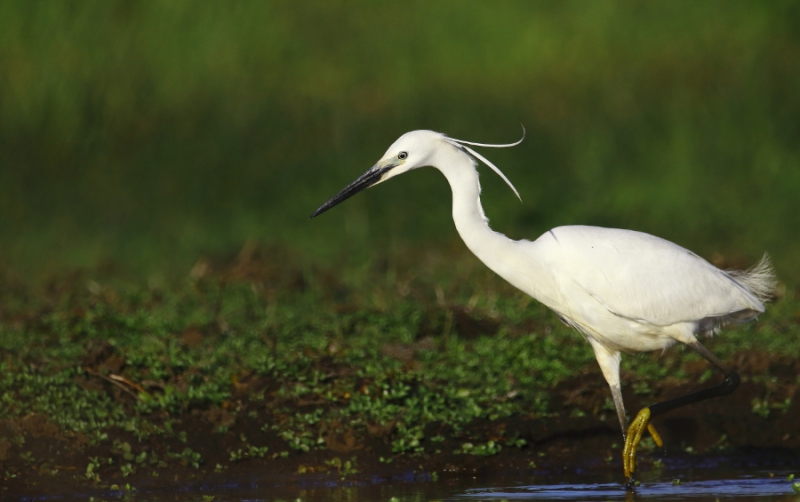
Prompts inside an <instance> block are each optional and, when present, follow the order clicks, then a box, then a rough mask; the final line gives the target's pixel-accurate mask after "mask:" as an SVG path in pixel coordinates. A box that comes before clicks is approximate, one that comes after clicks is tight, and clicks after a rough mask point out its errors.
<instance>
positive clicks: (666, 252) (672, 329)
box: [311, 131, 775, 487]
mask: <svg viewBox="0 0 800 502" xmlns="http://www.w3.org/2000/svg"><path fill="white" fill-rule="evenodd" d="M523 139H524V136H523ZM521 141H522V140H520V141H518V142H516V143H512V144H508V145H487V144H480V143H471V142H468V141H462V140H457V139H453V138H450V137H447V136H446V135H444V134H441V133H438V132H434V131H412V132H409V133H406V134H404V135H403V136H401V137H400V138H399V139H398V140H397V141H395V143H394V144H393V145H392V146H391V147H389V149H388V150H387V151H386V154H384V156H383V157H382V158H381V159H380V160H379V161H378V162H377V163H376V164H375V165H374V166H373V167H372V168H370V169H369V170H368V171H367V172H365V173H364V174H363V175H361V176H360V177H359V178H358V179H356V180H355V181H354V182H353V183H351V184H350V185H348V186H347V187H345V188H344V189H343V190H342V191H341V192H339V193H338V194H337V195H335V196H334V197H333V198H331V199H330V200H329V201H327V202H326V203H325V204H323V205H322V206H321V207H320V208H319V209H317V210H316V211H315V212H314V214H313V215H312V216H311V217H312V218H313V217H315V216H317V215H319V214H320V213H323V212H325V211H327V210H328V209H330V208H332V207H333V206H335V205H337V204H339V203H340V202H342V201H344V200H346V199H348V198H349V197H351V196H353V195H355V194H356V193H358V192H359V191H361V190H363V189H365V188H368V187H371V186H373V185H376V184H378V183H381V182H383V181H386V180H388V179H390V178H392V177H394V176H397V175H399V174H402V173H405V172H407V171H410V170H412V169H416V168H418V167H424V166H432V167H435V168H436V169H438V170H439V171H441V172H442V174H444V176H445V178H447V181H448V182H449V183H450V188H451V190H452V193H453V221H454V222H455V225H456V229H457V230H458V233H459V234H460V235H461V238H462V239H463V240H464V243H465V244H466V245H467V247H468V248H469V249H470V250H471V251H472V252H473V253H474V254H475V255H476V256H477V257H478V258H479V259H480V260H481V261H482V262H483V263H485V264H486V265H487V266H488V267H489V268H490V269H492V270H493V271H494V272H496V273H497V274H498V275H500V277H502V278H504V279H505V280H507V281H508V282H510V283H511V284H513V285H514V286H516V287H517V288H519V289H521V290H522V291H524V292H525V293H527V294H529V295H530V296H532V297H533V298H535V299H536V300H538V301H540V302H541V303H543V304H544V305H546V306H547V307H549V308H550V309H552V310H553V311H554V312H555V313H556V315H558V317H559V318H560V319H561V320H562V321H563V322H564V323H566V324H568V325H570V326H572V327H574V328H575V329H577V330H578V331H579V332H580V333H581V334H582V335H583V336H584V337H585V338H586V340H587V341H588V342H589V344H590V345H591V347H592V349H594V353H595V356H596V358H597V363H598V364H599V365H600V370H601V371H602V373H603V376H604V377H605V379H606V381H607V382H608V385H609V387H610V389H611V395H612V397H613V399H614V404H615V406H616V409H617V416H618V418H619V423H620V426H621V428H622V435H623V439H624V443H625V446H624V448H623V468H624V473H625V477H626V483H627V485H628V486H629V487H630V486H632V482H633V473H634V470H635V467H636V447H637V445H638V444H639V441H640V440H641V436H642V432H643V431H644V429H645V428H647V429H648V430H649V431H650V433H651V434H652V435H653V438H654V440H655V441H656V443H657V444H659V446H661V440H660V438H659V437H658V434H657V433H656V431H655V429H654V428H653V427H652V425H651V424H650V422H649V420H650V417H652V416H654V415H656V414H660V413H664V412H666V411H669V410H672V409H675V408H677V407H679V406H684V405H686V404H690V403H694V402H698V401H702V400H705V399H709V398H712V397H716V396H722V395H726V394H730V393H731V392H733V391H734V390H735V389H736V387H737V386H738V385H739V375H738V373H737V372H736V371H735V370H734V369H731V368H728V367H727V366H726V365H725V364H723V363H722V361H720V360H719V359H717V358H716V357H715V356H714V355H713V354H711V352H709V351H708V349H706V348H705V347H704V346H703V345H701V344H700V342H698V341H697V337H696V335H698V334H705V335H711V334H713V333H715V332H717V331H718V330H719V328H720V327H722V326H725V325H727V324H732V323H743V322H747V321H751V320H753V319H755V318H756V317H757V316H758V315H759V314H760V313H762V312H764V302H765V301H766V300H767V299H768V297H769V296H770V295H771V293H772V290H773V288H774V285H775V277H774V272H773V270H772V267H771V265H770V263H769V259H768V257H767V255H766V254H765V255H764V257H763V258H762V259H761V261H759V262H758V263H757V264H756V265H755V266H754V267H752V268H751V269H750V270H747V271H724V270H720V269H718V268H716V267H715V266H713V265H711V264H710V263H708V262H707V261H706V260H704V259H702V258H700V257H699V256H697V255H696V254H694V253H692V252H691V251H689V250H687V249H684V248H682V247H680V246H678V245H677V244H673V243H672V242H669V241H666V240H664V239H661V238H659V237H655V236H652V235H649V234H645V233H642V232H636V231H633V230H621V229H613V228H601V227H590V226H564V227H557V228H554V229H552V230H549V231H547V232H545V233H544V234H542V235H541V236H540V237H539V238H538V239H536V240H535V241H528V240H519V241H515V240H512V239H509V238H508V237H506V236H505V235H503V234H500V233H498V232H494V231H493V230H492V229H491V228H489V224H488V220H487V218H486V216H485V215H484V212H483V208H482V207H481V201H480V192H481V188H480V184H479V182H478V171H477V161H476V160H475V158H477V159H479V160H481V161H483V162H484V163H485V164H486V165H487V166H489V167H490V168H491V169H493V170H494V171H495V172H496V173H497V174H498V175H499V176H500V177H501V178H503V180H505V182H506V183H507V184H508V185H509V186H510V187H511V189H512V190H514V193H515V194H517V197H519V194H518V192H517V190H516V189H515V188H514V186H513V185H512V184H511V182H510V181H509V180H508V178H506V177H505V176H504V175H503V173H502V172H500V170H499V169H498V168H497V167H496V166H495V165H494V164H492V163H491V162H489V161H488V160H487V159H485V158H484V157H483V156H481V155H480V154H478V153H477V152H475V151H474V150H473V149H472V148H470V145H471V146H483V147H495V148H502V147H509V146H515V145H517V144H519V143H520V142H521ZM676 342H681V343H684V344H686V345H688V346H689V347H691V348H692V349H694V350H695V351H697V352H698V353H699V354H700V355H702V356H703V357H704V358H705V359H707V360H708V361H709V362H710V363H711V364H713V365H714V366H715V367H717V368H719V369H720V370H721V371H722V372H723V373H724V375H725V379H724V381H723V382H722V383H721V384H719V385H717V386H715V387H711V388H708V389H704V390H700V391H698V392H694V393H691V394H687V395H685V396H681V397H678V398H676V399H672V400H669V401H664V402H661V403H656V404H653V405H651V406H648V407H646V408H643V409H642V410H641V411H640V412H639V414H638V415H637V417H636V418H635V419H634V420H633V422H632V423H631V425H630V427H629V426H628V421H627V418H626V415H625V406H624V404H623V402H622V393H621V387H620V378H619V365H620V353H621V352H646V351H654V350H662V351H663V350H665V349H666V348H668V347H670V346H672V345H674V344H675V343H676Z"/></svg>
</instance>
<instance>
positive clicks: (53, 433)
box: [0, 354, 800, 499]
mask: <svg viewBox="0 0 800 502" xmlns="http://www.w3.org/2000/svg"><path fill="white" fill-rule="evenodd" d="M748 361H749V362H748ZM739 362H740V363H741V366H742V367H744V369H747V366H748V364H751V365H752V364H759V365H764V364H766V365H769V366H770V369H771V371H770V372H771V373H772V374H773V375H780V376H779V377H775V378H773V379H771V381H769V382H766V383H763V382H761V383H757V382H752V381H747V380H745V382H743V383H742V385H741V387H740V388H739V389H738V390H737V391H736V392H735V393H734V394H733V395H731V396H728V397H724V398H720V399H716V400H712V401H709V402H705V403H699V404H696V405H693V406H690V407H687V408H683V409H679V410H675V411H673V412H671V413H669V414H667V415H665V416H663V417H657V418H656V419H655V420H654V424H655V425H656V427H657V429H658V430H659V432H660V433H661V434H662V437H663V439H664V443H665V447H664V448H663V449H659V448H654V447H652V446H651V445H648V444H644V445H643V447H642V448H641V450H640V455H639V470H638V472H639V477H640V479H642V480H649V481H651V482H655V481H659V480H660V481H669V480H670V479H671V477H672V476H677V474H676V473H679V472H680V470H681V469H682V468H690V467H692V466H694V467H697V466H703V465H706V466H708V465H709V464H708V463H709V462H710V463H712V464H713V463H717V464H719V463H724V464H725V465H728V466H731V465H734V466H738V467H739V468H742V469H749V468H753V469H755V468H758V469H762V470H763V469H773V470H775V471H782V470H791V469H794V468H800V400H796V399H793V398H794V394H795V392H796V389H797V385H796V384H795V383H793V382H795V379H796V377H795V375H796V373H793V371H794V369H795V368H794V363H793V362H791V361H782V360H770V359H769V358H767V357H766V356H760V355H757V354H750V355H748V357H747V358H746V359H745V358H744V357H743V358H742V360H740V361H739ZM754 362H755V363H754ZM761 369H762V370H763V368H761ZM711 383H713V382H711V381H709V382H706V385H710V384H711ZM692 388H694V386H692V385H690V384H681V385H670V384H669V382H667V383H665V384H663V385H661V386H660V387H659V388H658V389H656V394H657V395H658V398H659V399H662V398H663V399H666V398H670V397H673V396H676V395H679V394H681V393H684V392H687V391H689V390H691V389H692ZM606 392H607V389H606V387H605V383H604V382H603V380H602V379H601V377H600V375H594V374H586V375H579V376H576V377H574V378H572V379H569V380H567V381H565V382H563V383H562V384H561V385H559V386H558V387H557V388H555V389H554V394H555V396H556V398H554V399H553V402H554V403H561V404H562V406H563V409H561V410H556V413H555V414H554V415H553V416H548V417H541V418H531V417H522V416H518V417H512V418H509V419H502V420H496V421H489V420H485V421H476V422H474V423H473V424H472V426H471V428H470V429H469V430H465V431H459V432H458V433H455V432H454V431H452V430H450V429H449V427H448V426H447V425H445V424H442V425H435V424H432V425H429V426H428V429H430V430H426V431H425V435H426V437H432V436H436V435H442V436H444V437H445V438H448V439H445V440H444V441H443V442H441V443H438V444H437V449H438V450H440V451H441V453H432V454H429V453H425V454H418V455H408V454H407V455H393V454H392V453H391V445H390V443H389V441H388V439H387V433H388V432H389V431H388V430H368V431H366V432H365V433H358V431H357V430H356V429H351V428H348V427H347V424H333V425H331V424H328V425H325V426H322V427H326V428H327V429H328V430H326V431H322V434H321V436H322V437H323V438H324V440H325V445H324V448H320V449H312V450H311V451H308V452H295V451H291V452H289V453H288V455H287V456H282V455H279V454H277V453H275V452H282V451H286V450H287V448H286V444H285V442H284V441H283V440H282V439H280V438H279V437H278V436H277V435H276V434H273V433H270V432H265V431H263V430H262V425H263V424H262V423H261V422H259V421H258V420H257V419H253V418H251V417H248V416H247V413H241V412H240V413H239V414H238V417H239V418H237V419H236V420H235V421H234V420H232V417H231V416H230V415H229V414H227V413H226V412H225V410H213V411H206V412H197V411H195V412H194V413H191V414H187V415H186V416H182V417H180V419H179V420H180V422H179V423H180V424H181V426H182V429H183V430H185V431H187V435H186V437H185V442H183V441H180V440H179V439H170V440H167V441H164V440H163V439H161V438H160V437H158V436H155V435H154V436H151V437H150V438H148V439H146V440H143V441H141V442H140V441H138V440H137V439H136V437H135V435H134V434H133V433H131V432H126V431H122V430H111V431H109V434H110V439H111V440H112V441H110V442H114V440H115V441H116V444H118V445H119V444H124V443H128V444H130V445H134V447H133V450H134V451H135V452H137V453H138V452H148V454H149V453H150V452H153V453H155V454H156V455H155V456H156V457H158V458H166V457H167V454H168V452H180V451H181V450H183V449H185V448H187V447H188V448H191V450H193V451H195V452H197V453H199V454H200V456H201V458H202V463H201V464H199V465H198V466H197V467H194V466H193V465H191V464H192V462H191V460H192V459H191V458H183V459H181V458H179V457H176V460H175V461H172V462H169V463H167V464H166V465H163V464H162V465H160V466H149V465H148V463H147V462H146V461H143V462H141V463H139V464H134V465H135V466H136V470H135V472H132V473H129V474H128V475H127V476H123V475H122V473H121V471H120V469H119V465H118V463H119V462H123V459H124V458H125V454H126V452H125V451H122V450H117V451H109V447H108V446H107V445H105V444H103V445H99V446H91V445H90V444H89V441H88V440H87V438H86V437H83V436H82V435H80V434H78V435H70V434H65V433H63V432H61V431H60V430H59V428H58V427H57V426H55V425H54V424H52V423H51V422H49V421H48V420H47V418H46V417H45V416H43V415H40V414H31V415H27V416H25V417H22V418H19V419H15V420H5V421H3V422H2V423H0V438H2V439H0V473H4V479H3V482H2V487H1V488H0V489H1V490H2V496H3V497H4V498H5V497H11V496H13V497H17V498H19V497H27V498H29V499H35V498H44V499H46V498H48V497H56V498H61V497H63V496H64V494H77V495H80V496H113V495H114V494H115V493H116V494H120V493H123V492H124V491H125V487H126V486H130V487H134V488H135V489H136V490H138V492H139V493H142V494H143V493H151V494H152V493H161V494H171V493H172V494H177V493H179V492H180V493H187V491H188V492H200V493H205V492H209V493H210V492H217V491H219V490H221V491H223V492H224V491H225V490H226V489H231V490H242V489H248V487H249V489H262V490H263V489H266V488H267V487H271V488H269V490H270V491H269V493H271V494H272V496H274V497H278V495H276V494H280V493H284V494H286V496H289V495H291V494H292V493H296V491H297V490H304V493H306V494H307V496H308V498H314V497H312V496H310V495H308V494H309V493H316V491H318V490H328V489H330V488H333V487H347V486H362V487H363V486H367V485H369V486H373V485H381V484H388V485H393V484H396V483H409V482H421V481H432V480H440V481H444V482H445V484H447V483H450V484H457V485H459V486H460V485H461V484H463V483H465V482H466V481H468V480H472V479H480V480H492V479H506V478H509V477H515V478H517V479H531V480H534V479H541V480H547V479H553V478H558V477H564V476H567V477H568V478H570V479H581V477H583V478H585V477H586V476H591V477H592V479H598V476H599V477H600V480H601V481H603V482H606V483H611V484H614V485H615V486H617V484H618V483H619V482H620V481H621V477H622V476H621V471H622V468H621V461H620V444H621V437H620V432H619V430H618V425H617V424H616V417H615V416H614V414H613V413H609V412H608V411H603V408H602V403H603V402H604V400H605V398H606V396H605V393H606ZM764 396H770V397H771V400H772V401H771V402H780V403H790V404H784V405H783V406H782V407H781V408H780V409H778V408H775V409H771V410H768V411H766V410H762V409H760V408H759V403H762V402H763V400H764ZM624 397H625V401H626V403H627V406H628V409H629V410H636V409H638V408H639V407H641V406H643V405H646V404H647V403H648V402H649V400H648V401H647V402H645V401H644V400H643V399H641V398H640V396H637V395H636V394H635V393H633V392H632V391H628V392H626V394H625V396H624ZM283 404H284V405H285V403H283ZM295 404H296V406H297V408H298V410H302V409H304V408H307V407H308V406H309V403H303V402H296V403H295ZM243 405H244V406H247V405H248V403H247V402H244V403H243ZM576 409H578V410H585V412H583V415H584V416H574V415H576V413H575V410H576ZM243 411H246V409H245V410H243ZM570 414H571V415H573V416H569V415H570ZM578 414H581V413H578ZM221 424H223V425H224V424H226V425H227V426H228V427H229V428H228V431H227V432H225V433H219V432H218V428H219V426H220V425H221ZM215 431H217V432H215ZM511 434H514V435H518V436H519V437H520V438H521V439H524V440H525V441H526V445H525V446H524V447H522V448H504V449H502V450H501V451H500V452H499V453H497V454H495V455H491V456H478V455H466V454H456V453H453V451H454V450H457V449H459V448H460V446H461V444H462V443H463V441H460V440H459V439H458V438H459V437H470V436H481V437H489V438H495V439H496V440H497V441H498V442H500V441H503V440H505V439H506V438H507V437H508V436H509V435H511ZM243 438H247V439H248V440H250V441H251V442H252V443H254V444H261V445H265V446H268V447H269V450H268V451H269V453H268V454H267V455H265V456H264V457H263V458H260V457H258V456H256V455H252V456H248V455H247V454H243V455H242V458H241V460H239V461H237V462H232V461H231V452H236V451H237V449H238V450H241V448H242V439H243ZM23 450H24V452H26V453H25V454H24V455H20V452H22V451H23ZM28 452H29V453H28ZM93 458H102V459H105V458H113V459H114V464H113V465H99V466H98V467H97V468H96V469H95V471H94V472H95V473H96V474H97V478H95V479H94V480H90V479H88V476H86V469H87V464H88V463H89V462H90V461H91V459H93ZM737 459H738V460H737ZM387 460H390V462H387ZM737 462H738V463H737ZM156 467H158V468H156ZM660 478H664V479H660ZM114 485H116V487H115V486H114ZM112 487H113V489H112ZM117 487H119V489H117ZM226 487H227V488H226ZM119 490H122V491H119ZM309 490H310V492H309Z"/></svg>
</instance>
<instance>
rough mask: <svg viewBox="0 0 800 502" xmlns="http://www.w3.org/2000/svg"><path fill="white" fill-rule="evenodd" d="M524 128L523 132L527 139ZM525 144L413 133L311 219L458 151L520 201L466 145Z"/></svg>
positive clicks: (440, 134)
mask: <svg viewBox="0 0 800 502" xmlns="http://www.w3.org/2000/svg"><path fill="white" fill-rule="evenodd" d="M524 138H525V136H524V128H523V139H524ZM521 141H522V140H519V141H517V142H516V143H512V144H508V145H487V144H482V143H470V142H468V141H461V140H457V139H453V138H449V137H447V136H446V135H444V134H442V133H440V132H435V131H426V130H420V131H411V132H407V133H405V134H403V135H402V136H400V138H398V139H397V141H395V142H394V143H393V144H392V146H390V147H389V149H388V150H386V153H385V154H383V157H381V160H379V161H378V162H376V163H375V165H374V166H372V167H371V168H369V169H368V170H367V172H365V173H364V174H362V175H361V176H359V177H358V178H357V179H356V180H355V181H353V182H352V183H350V184H349V185H347V186H346V187H344V188H343V189H342V190H341V191H340V192H339V193H337V194H336V195H334V196H333V197H331V198H330V199H329V200H328V201H327V202H326V203H325V204H323V205H321V206H320V207H319V209H317V210H316V211H314V214H312V215H311V217H312V218H313V217H315V216H318V215H320V214H322V213H324V212H325V211H327V210H328V209H331V208H332V207H333V206H335V205H337V204H339V203H341V202H344V201H345V200H347V199H349V198H350V197H352V196H353V195H355V194H357V193H358V192H360V191H362V190H364V189H365V188H369V187H371V186H374V185H377V184H378V183H381V182H383V181H386V180H388V179H389V178H393V177H395V176H397V175H398V174H403V173H405V172H408V171H411V170H412V169H416V168H418V167H425V166H430V165H432V163H433V162H435V160H436V156H437V154H439V153H441V152H442V151H451V150H453V149H454V148H455V149H457V150H460V151H461V152H463V153H464V155H467V152H469V153H470V154H472V155H473V156H475V157H477V158H479V159H480V160H482V161H483V162H484V163H485V164H487V165H488V166H489V167H491V168H492V169H494V170H495V172H497V174H499V175H500V177H501V178H503V179H504V180H505V182H506V183H508V185H509V186H510V187H511V189H512V190H514V193H516V194H517V197H519V193H517V190H516V189H515V188H514V186H513V185H512V184H511V182H510V181H508V178H506V177H505V176H504V175H503V173H502V172H500V170H499V169H498V168H497V167H496V166H495V165H494V164H492V163H491V162H489V161H488V160H486V159H485V158H484V157H483V156H481V155H479V154H478V153H477V152H475V151H474V150H472V149H471V148H470V147H468V146H466V145H476V146H488V147H494V148H502V147H508V146H514V145H518V144H519V143H520V142H521Z"/></svg>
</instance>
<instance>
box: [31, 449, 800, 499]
mask: <svg viewBox="0 0 800 502" xmlns="http://www.w3.org/2000/svg"><path fill="white" fill-rule="evenodd" d="M592 464H594V465H592ZM640 474H641V484H640V485H639V486H637V488H636V490H635V492H626V491H625V489H624V487H623V486H622V483H621V482H620V480H619V477H620V476H619V473H617V472H616V470H610V469H608V468H597V464H596V462H592V461H589V462H587V463H586V464H585V465H582V466H576V465H573V466H569V467H566V468H565V467H559V468H552V469H547V468H539V469H537V470H535V471H528V472H523V471H513V472H505V473H501V474H499V475H494V476H492V477H478V476H475V477H473V476H469V475H462V476H458V477H447V478H442V479H439V480H434V478H435V476H431V474H430V473H413V472H399V473H395V474H394V475H393V476H392V478H391V479H388V480H387V479H386V478H385V477H373V478H369V477H360V478H357V479H352V480H346V481H344V482H340V481H336V480H331V479H330V478H329V477H322V476H320V477H315V476H307V477H302V478H300V480H297V479H295V480H288V479H283V480H282V479H275V478H271V479H270V478H269V476H268V474H267V473H265V476H263V477H262V476H258V477H253V478H251V479H247V480H226V481H222V482H217V483H213V484H206V483H191V484H183V485H179V486H175V487H174V488H173V489H171V490H169V491H163V490H158V491H150V490H147V488H146V487H141V488H140V489H139V491H138V492H136V493H135V494H131V493H127V494H125V493H124V492H119V491H110V490H106V491H99V492H94V493H88V492H87V493H82V494H71V495H62V496H58V497H35V498H26V499H21V500H28V501H33V500H38V501H45V500H62V501H70V500H88V498H89V497H90V496H94V497H95V500H98V499H102V500H113V499H120V498H122V499H125V500H141V501H145V500H147V501H150V500H152V501H177V502H183V501H188V500H213V501H214V502H223V501H248V502H249V501H252V502H256V501H259V502H260V501H264V502H268V501H287V502H288V501H295V500H302V501H308V502H312V501H331V502H360V501H397V502H400V501H414V502H417V501H420V502H421V501H429V500H440V501H461V502H474V501H479V500H495V501H499V500H509V501H518V500H587V501H594V500H597V501H606V500H614V501H637V500H648V501H678V500H692V501H699V500H712V501H713V500H720V501H723V500H736V501H756V500H758V501H800V496H798V495H796V494H795V493H794V491H793V489H792V481H790V480H789V479H788V477H789V475H790V474H800V454H798V453H797V452H787V451H777V452H770V451H763V450H762V451H758V452H754V453H751V454H748V455H737V456H724V455H719V456H688V455H687V456H678V457H665V458H664V459H663V461H662V464H661V465H660V466H659V467H658V468H653V467H650V468H647V469H642V472H641V473H640ZM212 497H213V498H212Z"/></svg>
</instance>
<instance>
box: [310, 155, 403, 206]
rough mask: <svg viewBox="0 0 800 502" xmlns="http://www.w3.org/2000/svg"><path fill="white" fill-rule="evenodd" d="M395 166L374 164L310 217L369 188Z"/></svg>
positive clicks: (392, 164)
mask: <svg viewBox="0 0 800 502" xmlns="http://www.w3.org/2000/svg"><path fill="white" fill-rule="evenodd" d="M396 166H397V164H395V163H389V164H385V165H383V166H381V165H380V163H378V164H375V165H374V166H372V167H371V168H370V169H369V170H368V171H367V172H365V173H364V174H362V175H361V176H359V177H358V179H356V180H355V181H354V182H352V183H350V184H349V185H347V186H346V187H344V188H343V189H342V191H341V192H339V193H337V194H336V195H334V196H333V197H331V198H330V200H328V202H326V203H325V204H323V205H321V206H319V209H317V210H316V211H314V214H312V215H311V217H312V218H314V217H315V216H319V215H320V214H322V213H324V212H325V211H327V210H328V209H330V208H332V207H333V206H335V205H337V204H339V203H340V202H344V201H346V200H347V199H349V198H350V197H352V196H353V195H355V194H357V193H358V192H360V191H361V190H364V189H365V188H369V187H371V186H372V185H376V184H378V183H379V182H380V181H381V178H382V177H383V175H384V174H385V173H386V172H387V171H388V170H389V169H391V168H393V167H396Z"/></svg>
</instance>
